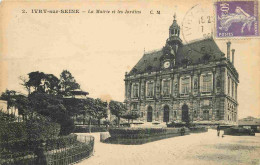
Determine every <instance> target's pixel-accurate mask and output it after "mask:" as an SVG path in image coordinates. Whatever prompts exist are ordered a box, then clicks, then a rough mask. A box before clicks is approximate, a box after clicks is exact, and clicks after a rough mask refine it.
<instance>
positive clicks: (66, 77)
mask: <svg viewBox="0 0 260 165" xmlns="http://www.w3.org/2000/svg"><path fill="white" fill-rule="evenodd" d="M59 84H60V86H61V90H62V92H63V95H65V96H70V95H71V93H70V91H72V90H75V89H80V85H79V84H78V83H77V82H76V80H75V78H74V77H73V76H72V74H71V73H70V72H69V71H68V70H63V71H62V72H61V74H60V82H59Z"/></svg>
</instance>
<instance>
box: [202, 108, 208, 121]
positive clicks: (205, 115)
mask: <svg viewBox="0 0 260 165" xmlns="http://www.w3.org/2000/svg"><path fill="white" fill-rule="evenodd" d="M203 120H209V111H208V110H205V111H203Z"/></svg>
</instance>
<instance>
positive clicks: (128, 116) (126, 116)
mask: <svg viewBox="0 0 260 165" xmlns="http://www.w3.org/2000/svg"><path fill="white" fill-rule="evenodd" d="M138 117H139V114H138V113H137V112H136V111H129V112H127V113H126V114H124V115H123V116H122V118H124V119H127V120H128V124H129V121H130V120H132V123H133V120H134V119H137V118H138Z"/></svg>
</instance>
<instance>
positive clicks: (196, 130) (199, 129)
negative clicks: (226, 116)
mask: <svg viewBox="0 0 260 165" xmlns="http://www.w3.org/2000/svg"><path fill="white" fill-rule="evenodd" d="M189 129H190V133H201V132H208V128H206V127H190V128H189Z"/></svg>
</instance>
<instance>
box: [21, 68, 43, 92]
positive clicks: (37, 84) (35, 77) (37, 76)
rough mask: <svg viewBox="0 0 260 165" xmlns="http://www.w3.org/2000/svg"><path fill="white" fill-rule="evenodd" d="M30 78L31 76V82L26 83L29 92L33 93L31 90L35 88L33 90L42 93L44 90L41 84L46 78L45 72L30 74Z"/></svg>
mask: <svg viewBox="0 0 260 165" xmlns="http://www.w3.org/2000/svg"><path fill="white" fill-rule="evenodd" d="M28 76H29V80H28V81H27V82H25V85H26V87H27V88H29V91H32V90H31V88H33V90H34V91H36V92H39V91H42V90H43V88H42V86H41V84H42V80H43V79H44V77H45V74H44V73H43V72H39V71H36V72H31V73H29V74H28ZM29 94H30V93H29Z"/></svg>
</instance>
